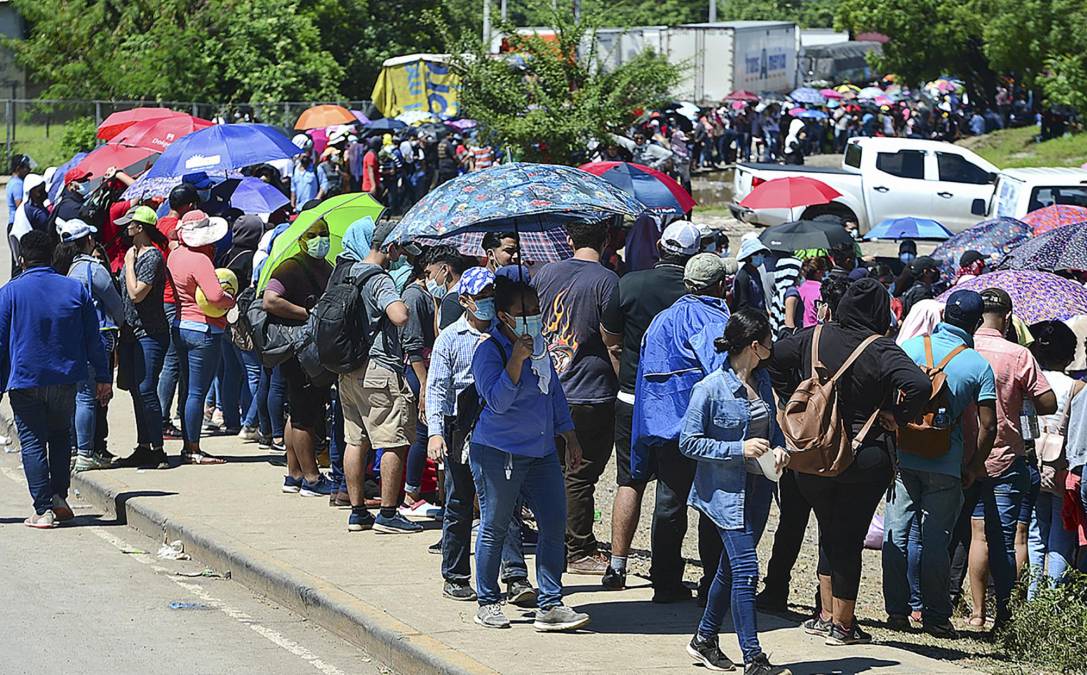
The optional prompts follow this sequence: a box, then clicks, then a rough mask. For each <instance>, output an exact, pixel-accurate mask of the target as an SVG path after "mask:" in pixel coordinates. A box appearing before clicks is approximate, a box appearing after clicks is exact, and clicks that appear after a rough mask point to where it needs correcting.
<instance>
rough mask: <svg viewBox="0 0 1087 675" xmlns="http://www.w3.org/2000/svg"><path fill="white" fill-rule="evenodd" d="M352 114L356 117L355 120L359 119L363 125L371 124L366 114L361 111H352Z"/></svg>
mask: <svg viewBox="0 0 1087 675" xmlns="http://www.w3.org/2000/svg"><path fill="white" fill-rule="evenodd" d="M351 114H352V115H354V116H355V119H357V120H358V121H359V122H361V123H362V124H369V123H370V118H369V117H367V116H366V113H364V112H362V111H361V110H352V111H351Z"/></svg>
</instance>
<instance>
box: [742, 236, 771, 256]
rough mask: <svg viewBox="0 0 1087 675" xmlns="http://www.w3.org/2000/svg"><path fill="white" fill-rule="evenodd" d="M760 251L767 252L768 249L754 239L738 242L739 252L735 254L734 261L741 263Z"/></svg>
mask: <svg viewBox="0 0 1087 675" xmlns="http://www.w3.org/2000/svg"><path fill="white" fill-rule="evenodd" d="M760 251H767V252H769V249H768V248H766V245H765V244H763V243H762V242H761V241H759V240H758V239H756V238H751V239H744V240H743V241H742V242H740V252H739V253H737V254H736V259H737V260H739V261H741V262H743V261H744V260H747V259H748V258H750V257H751V256H753V255H755V254H756V253H758V252H760Z"/></svg>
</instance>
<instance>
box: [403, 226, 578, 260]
mask: <svg viewBox="0 0 1087 675" xmlns="http://www.w3.org/2000/svg"><path fill="white" fill-rule="evenodd" d="M483 236H484V233H483V232H462V233H460V234H454V235H451V236H449V237H443V238H440V239H439V238H437V237H418V238H416V239H415V241H416V242H417V243H419V244H422V245H423V246H438V245H440V244H446V245H449V246H453V247H454V248H456V249H457V251H458V252H459V253H460V254H461V255H468V256H477V257H480V258H482V257H484V256H486V253H485V252H484V251H483ZM519 241H520V250H521V257H522V258H523V259H524V260H529V261H531V262H535V263H549V262H556V261H558V260H566V259H567V258H572V257H574V249H572V248H570V243H569V242H568V241H566V232H565V231H563V230H544V231H543V232H522V233H521V236H520V239H519Z"/></svg>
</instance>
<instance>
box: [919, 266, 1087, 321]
mask: <svg viewBox="0 0 1087 675" xmlns="http://www.w3.org/2000/svg"><path fill="white" fill-rule="evenodd" d="M986 288H1002V289H1004V290H1005V291H1007V293H1008V295H1010V296H1011V299H1012V312H1014V313H1015V315H1016V316H1018V317H1019V318H1020V319H1022V320H1023V321H1025V322H1027V323H1028V324H1031V323H1037V322H1039V321H1053V320H1056V321H1064V320H1065V319H1070V318H1072V317H1073V316H1076V315H1078V314H1087V288H1084V287H1083V286H1081V285H1080V284H1078V283H1076V282H1074V281H1072V280H1070V279H1065V278H1064V277H1059V276H1057V275H1056V274H1050V273H1049V272H1035V271H1030V270H1005V271H1001V272H991V273H989V274H982V275H981V276H979V277H974V278H973V279H970V280H968V281H964V282H962V283H961V284H958V285H956V286H952V287H951V288H949V289H947V291H945V292H944V294H943V295H941V296H940V297H939V298H937V299H938V300H941V301H944V302H946V301H947V298H948V296H950V295H951V294H952V293H953V292H955V291H958V290H969V291H977V292H978V293H980V292H982V291H983V290H985V289H986Z"/></svg>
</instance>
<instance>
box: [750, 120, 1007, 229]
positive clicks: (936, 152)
mask: <svg viewBox="0 0 1087 675" xmlns="http://www.w3.org/2000/svg"><path fill="white" fill-rule="evenodd" d="M787 176H807V177H809V178H814V179H816V180H819V181H822V182H824V183H826V184H827V185H829V186H831V187H832V188H834V189H835V190H837V191H838V192H840V193H841V195H842V196H841V197H838V198H837V199H835V200H834V201H833V202H831V203H829V204H822V205H819V206H809V207H807V208H805V209H803V211H801V210H800V209H794V210H793V213H792V214H791V217H792V218H814V217H816V216H819V215H823V214H828V213H829V214H835V215H838V216H841V217H842V218H844V219H847V220H850V221H853V222H856V223H857V224H858V225H859V226H860V232H861V233H862V234H863V233H864V232H867V231H868V230H869V229H870V228H871V227H872V226H874V225H877V224H879V223H880V222H882V221H884V220H886V219H888V218H903V217H907V216H915V217H922V218H931V219H933V220H936V221H939V222H940V223H943V225H944V226H946V227H947V228H948V229H950V230H952V231H955V232H957V231H960V230H964V229H966V228H967V227H969V226H971V225H973V224H975V223H977V222H978V221H979V220H980V219H981V218H979V217H978V215H977V214H976V213H975V212H976V211H977V210H978V206H977V203H978V202H977V200H982V201H981V202H980V203H981V204H983V205H987V204H988V203H989V201H990V198H991V197H992V196H993V185H994V184H995V183H996V181H997V176H998V169H997V168H996V167H995V166H993V165H992V164H990V163H989V162H987V161H985V160H984V159H982V158H981V157H979V156H978V155H976V154H974V153H973V152H971V151H969V150H967V149H966V148H962V147H959V146H957V145H954V144H952V143H942V142H940V141H925V140H915V139H909V138H854V139H851V140H850V141H849V143H848V144H847V145H846V150H845V155H844V156H843V157H842V167H841V168H840V169H834V168H821V167H807V166H782V165H780V164H738V165H737V166H736V173H735V177H734V179H733V201H732V203H731V204H730V205H729V208H730V209H731V211H732V214H733V216H734V217H736V218H737V219H738V220H742V221H744V222H748V223H754V224H759V225H777V224H779V223H783V222H786V221H788V220H789V219H790V213H789V209H759V210H757V211H752V210H750V209H746V208H744V207H742V206H740V204H739V203H740V200H742V199H743V198H744V197H745V196H747V193H749V192H750V191H751V190H752V188H754V187H756V186H758V185H759V184H761V183H763V182H765V181H768V180H772V179H774V178H785V177H787ZM983 210H984V207H983Z"/></svg>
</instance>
